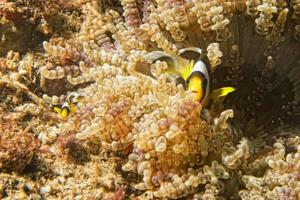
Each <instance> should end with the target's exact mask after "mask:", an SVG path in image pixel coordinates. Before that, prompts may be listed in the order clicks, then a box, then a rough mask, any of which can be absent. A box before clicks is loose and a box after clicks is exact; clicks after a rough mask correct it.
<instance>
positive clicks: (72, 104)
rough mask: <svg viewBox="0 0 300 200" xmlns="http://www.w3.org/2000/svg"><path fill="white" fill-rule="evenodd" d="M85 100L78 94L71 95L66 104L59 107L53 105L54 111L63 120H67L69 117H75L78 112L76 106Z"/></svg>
mask: <svg viewBox="0 0 300 200" xmlns="http://www.w3.org/2000/svg"><path fill="white" fill-rule="evenodd" d="M82 99H83V96H81V95H79V94H77V93H74V92H72V93H70V94H69V95H68V96H67V98H66V100H67V101H66V102H65V103H63V104H58V105H51V106H52V109H53V110H54V111H55V112H56V113H58V114H59V116H60V117H61V118H63V119H67V117H68V116H69V115H73V114H74V113H75V112H76V104H77V103H78V102H79V101H81V100H82Z"/></svg>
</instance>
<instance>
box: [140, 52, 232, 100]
mask: <svg viewBox="0 0 300 200" xmlns="http://www.w3.org/2000/svg"><path fill="white" fill-rule="evenodd" d="M145 58H146V60H147V61H148V62H149V63H154V62H156V61H157V60H160V61H165V62H166V63H167V64H168V69H167V70H166V72H167V73H168V74H169V75H170V77H171V78H173V79H175V80H176V83H177V84H182V85H183V86H184V88H185V89H187V90H189V91H191V92H193V93H194V94H195V100H197V101H199V102H200V103H201V104H202V105H203V106H206V105H207V104H208V101H209V99H212V100H214V101H215V100H218V99H219V98H220V97H224V96H226V95H228V94H229V93H231V92H233V91H235V88H233V87H222V88H219V89H215V90H212V75H211V69H210V64H209V61H208V59H207V57H206V56H204V55H203V54H202V50H201V49H199V48H197V47H189V48H184V49H180V50H179V53H178V55H170V54H167V53H165V52H163V51H153V52H150V53H148V54H146V55H145ZM146 67H147V66H146V65H137V67H136V71H138V72H141V73H144V74H146V75H150V76H151V77H154V76H153V75H152V73H151V71H150V66H148V69H147V68H146Z"/></svg>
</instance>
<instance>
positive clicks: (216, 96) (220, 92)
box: [210, 87, 236, 100]
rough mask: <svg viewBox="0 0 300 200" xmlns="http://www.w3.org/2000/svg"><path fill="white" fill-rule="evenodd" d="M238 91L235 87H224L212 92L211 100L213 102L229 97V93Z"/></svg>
mask: <svg viewBox="0 0 300 200" xmlns="http://www.w3.org/2000/svg"><path fill="white" fill-rule="evenodd" d="M235 90H236V89H235V88H234V87H222V88H218V89H215V90H212V92H211V94H210V98H211V99H213V100H217V99H219V97H224V96H227V95H228V94H229V93H231V92H234V91H235Z"/></svg>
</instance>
